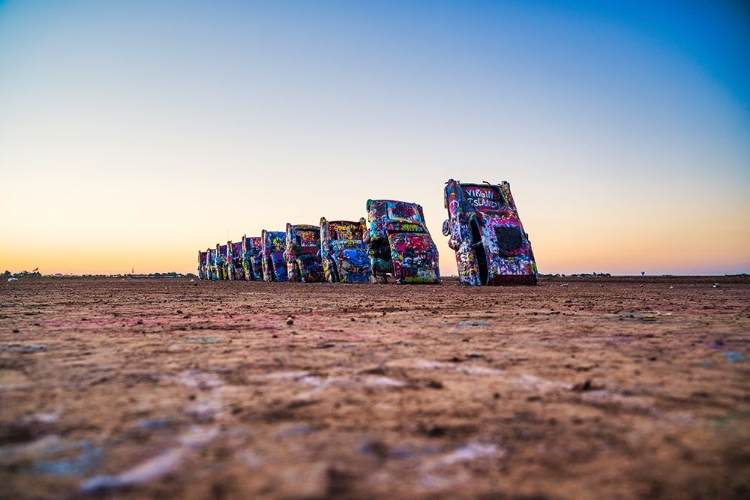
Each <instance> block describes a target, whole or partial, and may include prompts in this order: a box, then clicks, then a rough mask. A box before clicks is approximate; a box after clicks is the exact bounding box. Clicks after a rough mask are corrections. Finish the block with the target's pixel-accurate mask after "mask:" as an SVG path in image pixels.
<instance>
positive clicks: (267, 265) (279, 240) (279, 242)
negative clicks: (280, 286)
mask: <svg viewBox="0 0 750 500" xmlns="http://www.w3.org/2000/svg"><path fill="white" fill-rule="evenodd" d="M261 240H262V241H261V245H262V247H263V263H262V266H263V280H264V281H288V277H287V268H286V261H285V260H284V250H285V249H286V233H285V232H283V231H266V230H265V229H264V230H263V232H262V233H261Z"/></svg>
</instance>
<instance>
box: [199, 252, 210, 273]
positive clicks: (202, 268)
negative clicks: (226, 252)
mask: <svg viewBox="0 0 750 500" xmlns="http://www.w3.org/2000/svg"><path fill="white" fill-rule="evenodd" d="M207 258H208V252H201V251H200V250H198V279H201V280H205V279H208V263H207V262H206V259H207Z"/></svg>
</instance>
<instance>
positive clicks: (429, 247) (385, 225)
mask: <svg viewBox="0 0 750 500" xmlns="http://www.w3.org/2000/svg"><path fill="white" fill-rule="evenodd" d="M367 221H368V224H369V230H368V231H367V232H366V233H365V234H366V237H367V242H368V243H369V245H370V262H371V265H372V273H373V276H375V277H379V276H383V277H386V276H387V275H388V274H391V275H392V276H393V277H394V278H395V279H396V282H397V283H440V268H439V265H438V250H437V247H436V246H435V243H434V242H433V241H432V237H431V236H430V232H429V231H428V230H427V225H426V224H425V219H424V212H423V211H422V207H421V206H420V205H417V204H416V203H407V202H404V201H396V200H367Z"/></svg>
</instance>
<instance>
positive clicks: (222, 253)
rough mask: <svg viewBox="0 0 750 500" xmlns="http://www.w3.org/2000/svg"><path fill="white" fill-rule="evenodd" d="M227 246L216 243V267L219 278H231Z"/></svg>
mask: <svg viewBox="0 0 750 500" xmlns="http://www.w3.org/2000/svg"><path fill="white" fill-rule="evenodd" d="M227 246H228V245H220V244H218V243H217V244H216V267H217V268H218V272H219V279H220V280H226V279H229V262H228V261H227Z"/></svg>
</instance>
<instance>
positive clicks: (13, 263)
mask: <svg viewBox="0 0 750 500" xmlns="http://www.w3.org/2000/svg"><path fill="white" fill-rule="evenodd" d="M449 178H455V179H458V180H462V181H468V182H481V181H489V182H492V183H498V182H500V181H502V180H507V181H509V182H510V183H511V186H512V190H513V194H514V197H515V199H516V203H517V205H518V207H519V212H520V215H521V220H522V221H523V223H524V226H525V229H526V231H527V232H528V233H529V235H530V238H531V241H532V245H533V247H534V252H535V254H536V258H537V262H538V265H539V270H540V272H542V273H565V274H569V273H578V272H593V271H595V272H610V273H613V274H638V273H640V272H641V271H645V272H646V273H647V274H724V273H742V272H750V7H748V4H747V2H729V1H708V0H706V1H659V2H653V1H643V2H640V1H633V0H626V1H622V2H608V1H604V0H602V1H598V0H594V1H580V2H564V3H563V2H545V1H537V2H522V1H518V2H515V1H507V2H494V1H493V2H471V1H469V2H461V1H455V2H439V1H409V2H403V1H393V2H381V1H372V2H352V1H340V2H329V1H321V2H315V1H291V2H290V1H273V2H239V1H238V2H163V3H162V2H157V1H107V2H101V1H60V2H50V1H34V0H23V1H4V2H3V1H2V0H0V185H1V186H2V192H1V193H0V209H2V216H1V217H0V268H2V269H0V272H2V270H4V269H8V270H10V271H12V272H18V271H22V270H29V271H30V270H32V269H34V268H37V267H38V268H39V269H40V271H41V272H42V273H44V274H51V273H58V272H60V273H76V274H78V273H129V272H130V271H131V269H133V268H134V269H135V271H136V272H144V273H148V272H167V271H178V272H195V267H196V254H197V251H198V249H205V248H207V247H208V246H213V245H215V244H216V243H217V242H222V243H224V242H226V241H227V240H228V239H231V240H235V241H236V240H239V239H240V238H241V237H242V235H243V234H247V235H248V236H250V235H260V232H261V230H262V229H264V228H266V229H269V230H281V229H283V228H284V226H285V224H286V222H292V223H312V224H317V223H318V221H319V219H320V217H321V216H325V217H327V218H329V219H354V220H356V219H358V218H359V217H361V216H364V215H365V203H366V201H367V199H368V198H373V199H374V198H390V199H402V200H405V201H414V202H417V203H420V204H421V205H422V206H423V207H424V211H425V216H426V219H427V222H428V226H429V228H430V231H431V232H432V236H433V238H434V239H435V241H436V243H437V244H438V249H439V251H440V261H441V271H442V273H443V274H444V275H448V274H454V273H455V272H456V262H455V256H454V253H453V252H452V251H451V250H450V249H449V248H448V246H447V244H446V238H445V237H443V236H442V234H441V231H440V228H441V225H442V221H443V220H444V219H445V218H446V211H445V209H444V208H443V187H444V183H445V181H446V180H448V179H449Z"/></svg>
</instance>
